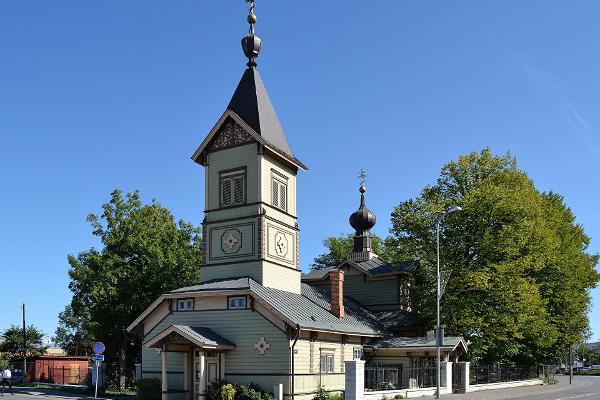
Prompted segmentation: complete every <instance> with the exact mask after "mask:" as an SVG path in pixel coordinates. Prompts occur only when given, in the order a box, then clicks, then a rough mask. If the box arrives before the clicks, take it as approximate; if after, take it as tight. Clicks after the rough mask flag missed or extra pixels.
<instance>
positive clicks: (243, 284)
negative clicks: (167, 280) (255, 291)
mask: <svg viewBox="0 0 600 400" xmlns="http://www.w3.org/2000/svg"><path fill="white" fill-rule="evenodd" d="M229 289H231V290H233V289H238V290H243V289H250V284H249V283H248V278H247V277H240V278H226V279H215V280H212V281H207V282H203V283H200V284H198V285H194V286H186V287H182V288H179V289H175V290H171V291H170V292H169V293H182V292H200V291H202V292H206V291H213V290H229Z"/></svg>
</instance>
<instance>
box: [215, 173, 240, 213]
mask: <svg viewBox="0 0 600 400" xmlns="http://www.w3.org/2000/svg"><path fill="white" fill-rule="evenodd" d="M219 178H220V179H219V180H220V182H221V183H220V188H219V189H220V196H219V197H220V206H221V207H229V206H236V205H240V204H244V203H245V202H246V171H245V170H237V171H231V172H222V173H221V174H220V177H219Z"/></svg>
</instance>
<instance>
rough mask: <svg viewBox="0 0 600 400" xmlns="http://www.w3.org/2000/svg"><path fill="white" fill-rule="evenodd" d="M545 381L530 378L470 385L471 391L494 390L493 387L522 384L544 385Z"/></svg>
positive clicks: (501, 387) (510, 386)
mask: <svg viewBox="0 0 600 400" xmlns="http://www.w3.org/2000/svg"><path fill="white" fill-rule="evenodd" d="M543 384H544V381H543V380H541V379H529V380H526V381H514V382H498V383H482V384H479V385H469V389H467V390H468V391H469V392H479V391H481V390H492V389H508V388H512V387H520V386H536V385H543Z"/></svg>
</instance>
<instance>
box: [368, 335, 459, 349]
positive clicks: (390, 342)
mask: <svg viewBox="0 0 600 400" xmlns="http://www.w3.org/2000/svg"><path fill="white" fill-rule="evenodd" d="M461 341H462V342H463V344H464V341H463V338H462V337H461V336H445V337H444V345H443V346H442V347H444V348H448V347H450V348H455V347H456V346H457V345H458V344H459V343H460V342H461ZM435 344H436V343H435V339H428V338H427V337H403V336H387V337H382V338H377V339H374V340H373V341H372V342H371V343H369V344H368V347H373V348H378V349H398V348H409V347H435Z"/></svg>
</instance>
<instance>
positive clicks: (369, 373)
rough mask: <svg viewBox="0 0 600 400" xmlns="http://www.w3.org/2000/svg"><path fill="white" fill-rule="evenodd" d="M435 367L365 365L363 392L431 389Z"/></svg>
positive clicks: (435, 379)
mask: <svg viewBox="0 0 600 400" xmlns="http://www.w3.org/2000/svg"><path fill="white" fill-rule="evenodd" d="M436 382H437V371H436V368H435V367H405V366H404V365H403V364H367V365H365V390H370V391H373V390H393V389H417V388H422V387H433V386H435V385H436Z"/></svg>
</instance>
